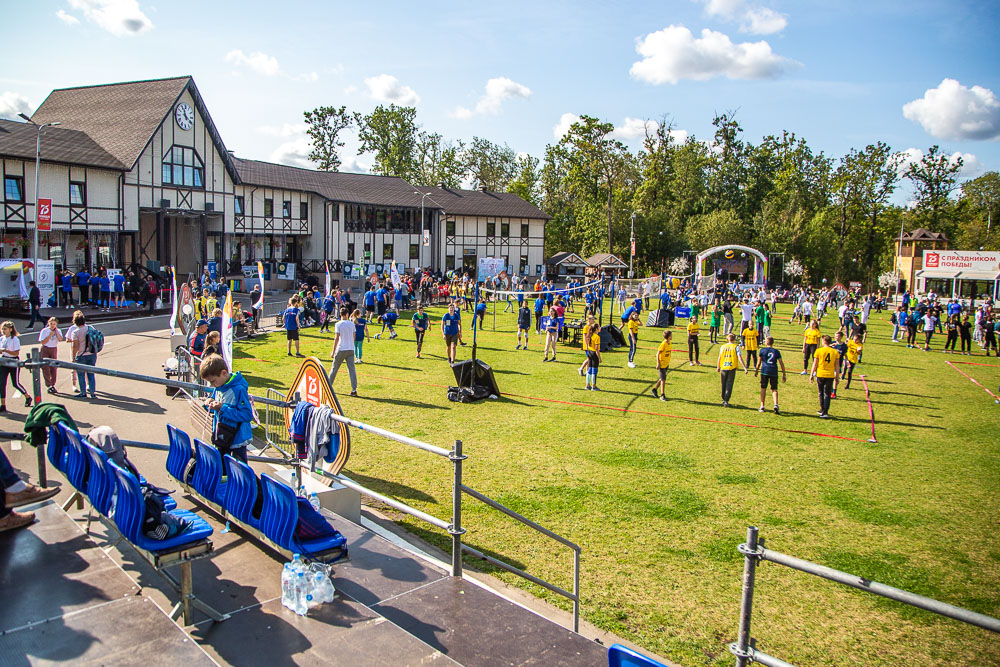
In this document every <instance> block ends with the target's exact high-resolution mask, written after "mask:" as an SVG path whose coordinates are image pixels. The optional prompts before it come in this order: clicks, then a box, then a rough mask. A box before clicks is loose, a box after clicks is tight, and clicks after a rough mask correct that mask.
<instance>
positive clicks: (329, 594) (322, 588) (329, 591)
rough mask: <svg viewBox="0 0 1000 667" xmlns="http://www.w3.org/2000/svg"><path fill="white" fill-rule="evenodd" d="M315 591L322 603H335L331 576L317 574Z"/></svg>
mask: <svg viewBox="0 0 1000 667" xmlns="http://www.w3.org/2000/svg"><path fill="white" fill-rule="evenodd" d="M315 590H316V593H317V595H316V597H317V599H318V600H319V601H320V602H333V596H334V589H333V582H332V581H330V577H329V575H326V574H323V573H322V572H317V573H316V583H315Z"/></svg>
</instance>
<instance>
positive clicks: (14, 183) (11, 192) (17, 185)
mask: <svg viewBox="0 0 1000 667" xmlns="http://www.w3.org/2000/svg"><path fill="white" fill-rule="evenodd" d="M3 196H4V199H6V200H7V201H16V202H23V201H24V179H23V178H21V177H20V176H4V179H3Z"/></svg>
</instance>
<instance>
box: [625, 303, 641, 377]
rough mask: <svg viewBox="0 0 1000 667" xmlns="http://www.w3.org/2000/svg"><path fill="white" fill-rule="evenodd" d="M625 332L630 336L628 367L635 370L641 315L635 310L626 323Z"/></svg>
mask: <svg viewBox="0 0 1000 667" xmlns="http://www.w3.org/2000/svg"><path fill="white" fill-rule="evenodd" d="M625 332H626V335H627V336H628V367H629V368H635V351H636V350H637V349H638V348H639V313H637V312H636V311H634V310H633V311H632V314H631V315H630V316H629V318H628V320H627V321H626V322H625Z"/></svg>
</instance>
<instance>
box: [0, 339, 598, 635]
mask: <svg viewBox="0 0 1000 667" xmlns="http://www.w3.org/2000/svg"><path fill="white" fill-rule="evenodd" d="M0 365H6V366H17V367H21V368H27V369H29V370H30V371H31V374H32V384H33V392H34V396H35V399H36V402H40V401H41V368H42V367H43V366H46V365H48V366H55V367H58V368H65V369H69V370H81V371H85V372H88V373H95V374H98V375H107V376H111V377H117V378H120V379H125V380H134V381H136V382H146V383H151V384H157V385H163V386H167V387H176V388H178V389H183V390H185V391H186V392H197V391H202V390H204V386H202V385H198V384H194V383H190V382H181V381H178V380H168V379H165V378H158V377H153V376H149V375H140V374H138V373H128V372H125V371H118V370H114V369H110V368H101V367H98V366H89V365H85V364H77V363H72V362H67V361H59V360H56V359H42V358H41V352H40V351H39V350H38V348H35V349H33V350H32V351H31V355H30V357H29V359H28V360H27V361H16V362H11V361H9V360H0ZM251 398H252V400H253V402H254V403H255V404H257V405H262V406H264V408H265V418H264V433H265V441H266V442H267V444H268V445H269V446H273V447H275V448H276V449H277V450H278V451H280V452H281V453H282V455H283V456H282V458H280V459H279V458H270V457H265V456H248V457H247V458H248V459H249V460H251V461H258V462H264V463H270V464H277V465H291V466H294V467H295V468H296V469H297V470H296V472H297V474H296V479H298V480H300V488H301V480H302V475H303V474H304V473H305V472H307V470H308V469H306V468H305V467H303V462H302V461H300V460H299V459H298V458H297V457H296V456H295V455H294V450H293V449H292V446H291V443H290V438H289V435H288V427H287V422H286V419H285V415H286V411H285V408H288V407H294V405H295V403H290V402H288V401H285V400H284V398H283V397H281V395H280V394H278V392H276V391H274V390H268V391H267V395H266V396H251ZM331 418H332V419H333V420H335V421H337V422H341V423H344V424H346V425H348V426H351V427H354V428H356V429H358V430H360V431H365V432H366V433H372V434H374V435H377V436H380V437H383V438H386V439H389V440H393V441H395V442H398V443H401V444H404V445H407V446H409V447H413V448H416V449H419V450H422V451H425V452H429V453H431V454H435V455H436V456H439V457H442V458H446V459H448V460H449V461H450V462H451V464H452V516H451V521H450V522H449V521H446V520H444V519H440V518H438V517H435V516H433V515H431V514H428V513H426V512H424V511H422V510H419V509H417V508H415V507H411V506H410V505H407V504H406V503H403V502H401V501H398V500H396V499H394V498H390V497H388V496H385V495H382V494H380V493H378V492H377V491H374V490H372V489H369V488H366V487H364V486H362V485H360V484H358V483H357V482H355V481H354V480H352V479H350V478H349V477H347V476H346V475H343V474H337V475H334V474H332V473H329V472H327V471H325V470H322V469H316V470H313V471H311V472H313V473H315V474H317V475H320V476H322V477H325V478H329V479H333V480H336V481H337V482H339V483H341V484H342V485H344V486H346V487H347V488H350V489H353V490H355V491H357V492H358V493H361V494H362V495H365V496H367V497H369V498H372V499H374V500H377V501H379V502H381V503H384V504H385V505H387V506H389V507H392V508H394V509H396V510H398V511H400V512H403V513H404V514H408V515H410V516H413V517H416V518H418V519H420V520H421V521H424V522H425V523H428V524H430V525H432V526H435V527H437V528H439V529H441V530H444V531H447V533H448V534H449V535H450V536H451V540H452V549H451V574H452V576H454V577H461V576H462V552H463V551H464V552H466V553H469V554H470V555H472V556H475V557H476V558H480V559H482V560H484V561H486V562H488V563H490V564H491V565H494V566H496V567H499V568H501V569H504V570H506V571H508V572H511V573H513V574H516V575H518V576H520V577H522V578H524V579H526V580H528V581H531V582H532V583H534V584H537V585H539V586H542V587H544V588H546V589H548V590H550V591H552V592H554V593H556V594H558V595H561V596H563V597H565V598H567V599H568V600H570V601H571V602H572V603H573V631H574V632H579V629H580V547H579V546H578V545H576V544H574V543H573V542H570V541H569V540H567V539H566V538H564V537H562V536H560V535H557V534H556V533H554V532H552V531H551V530H549V529H547V528H545V527H543V526H541V525H539V524H538V523H535V522H534V521H532V520H531V519H528V518H527V517H524V516H522V515H521V514H518V513H517V512H515V511H514V510H512V509H510V508H508V507H505V506H504V505H501V504H500V503H498V502H496V501H495V500H493V499H492V498H489V497H488V496H486V495H483V494H482V493H479V492H478V491H476V490H475V489H472V488H470V487H468V486H466V485H465V484H463V482H462V465H463V462H464V461H465V459H466V458H467V457H466V456H465V455H464V454H463V453H462V441H461V440H456V441H455V445H454V447H453V448H452V449H451V450H448V449H444V448H442V447H438V446H436V445H431V444H428V443H426V442H422V441H420V440H416V439H414V438H410V437H407V436H404V435H399V434H398V433H393V432H392V431H388V430H386V429H383V428H379V427H377V426H373V425H371V424H366V423H364V422H360V421H357V420H354V419H349V418H347V417H343V416H341V415H331ZM122 442H124V443H125V444H126V446H135V447H147V448H149V449H156V450H163V449H165V448H166V445H161V444H156V443H145V442H139V441H131V440H122ZM37 452H38V479H39V484H40V485H41V486H43V487H44V486H46V458H45V452H44V447H38V448H37ZM465 495H469V496H472V497H473V498H475V499H477V500H479V501H481V502H483V503H486V504H487V505H489V506H490V507H493V508H495V509H497V510H499V511H501V512H503V513H504V514H506V515H507V516H509V517H511V518H513V519H515V520H517V521H519V522H520V523H522V524H524V525H526V526H528V527H529V528H531V529H533V530H535V531H536V532H538V533H540V534H541V535H544V536H546V537H548V538H550V539H553V540H555V541H557V542H559V543H561V544H564V545H566V546H568V547H569V548H571V549H572V550H573V591H572V592H569V591H567V590H565V589H563V588H561V587H559V586H556V585H554V584H552V583H550V582H547V581H545V580H544V579H541V578H539V577H536V576H534V575H532V574H529V573H528V572H525V571H524V570H521V569H519V568H517V567H514V566H513V565H510V564H509V563H506V562H504V561H503V560H500V559H498V558H494V557H492V556H488V555H486V554H485V553H483V552H482V551H479V550H477V549H474V548H472V547H470V546H468V545H465V544H463V543H462V535H464V534H465V532H466V529H465V528H463V527H462V498H463V496H465Z"/></svg>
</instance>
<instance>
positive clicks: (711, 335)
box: [708, 301, 722, 343]
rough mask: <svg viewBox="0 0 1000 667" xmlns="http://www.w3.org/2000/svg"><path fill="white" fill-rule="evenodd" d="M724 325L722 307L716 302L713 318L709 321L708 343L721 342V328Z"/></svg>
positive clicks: (713, 307) (713, 308)
mask: <svg viewBox="0 0 1000 667" xmlns="http://www.w3.org/2000/svg"><path fill="white" fill-rule="evenodd" d="M721 325H722V306H720V305H719V302H718V301H716V302H715V305H713V306H712V316H711V318H710V319H709V329H708V342H710V343H718V342H719V327H720V326H721Z"/></svg>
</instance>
